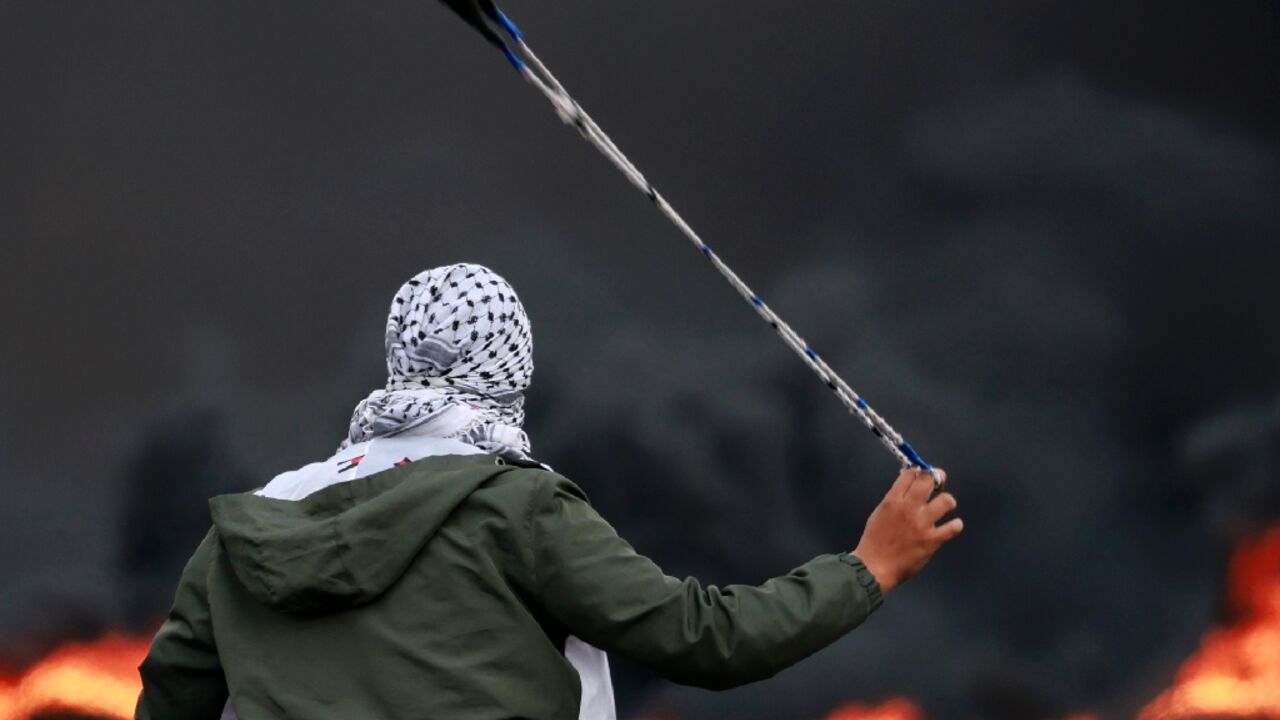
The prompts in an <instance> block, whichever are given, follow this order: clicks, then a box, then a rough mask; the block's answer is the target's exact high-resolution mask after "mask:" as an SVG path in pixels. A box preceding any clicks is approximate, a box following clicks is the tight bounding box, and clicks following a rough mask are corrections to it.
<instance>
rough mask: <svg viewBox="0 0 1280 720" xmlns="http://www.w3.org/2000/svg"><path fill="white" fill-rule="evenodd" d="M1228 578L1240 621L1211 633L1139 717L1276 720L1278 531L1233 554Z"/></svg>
mask: <svg viewBox="0 0 1280 720" xmlns="http://www.w3.org/2000/svg"><path fill="white" fill-rule="evenodd" d="M1229 578H1230V580H1229V582H1230V585H1229V587H1228V600H1229V602H1230V604H1231V607H1232V609H1233V610H1234V611H1235V614H1236V617H1238V618H1239V620H1238V621H1237V622H1236V623H1235V624H1233V625H1231V626H1230V627H1225V628H1218V629H1215V630H1212V631H1210V632H1209V634H1208V635H1206V636H1205V638H1204V642H1203V643H1202V644H1201V646H1200V651H1199V652H1197V653H1196V654H1195V655H1193V656H1191V658H1190V659H1189V660H1187V661H1186V662H1185V663H1184V664H1183V665H1182V668H1181V669H1179V670H1178V676H1177V679H1176V680H1175V682H1174V685H1173V687H1171V688H1169V689H1168V690H1166V691H1164V692H1163V693H1161V694H1160V695H1159V696H1158V697H1157V698H1156V699H1155V700H1153V701H1152V702H1151V704H1149V705H1147V706H1146V707H1145V708H1143V710H1142V713H1141V714H1140V715H1139V716H1138V717H1139V720H1184V719H1185V720H1190V719H1192V718H1204V717H1216V718H1280V526H1276V527H1274V528H1272V529H1271V530H1270V532H1267V533H1266V534H1264V535H1263V536H1262V537H1260V538H1258V539H1257V540H1255V541H1253V542H1249V543H1245V544H1244V545H1243V546H1242V547H1241V548H1240V550H1238V551H1237V552H1236V554H1235V555H1234V556H1233V557H1232V559H1231V566H1230V568H1229Z"/></svg>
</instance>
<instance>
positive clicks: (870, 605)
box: [836, 553, 884, 615]
mask: <svg viewBox="0 0 1280 720" xmlns="http://www.w3.org/2000/svg"><path fill="white" fill-rule="evenodd" d="M836 557H837V558H839V559H840V562H842V563H844V564H846V565H849V566H850V567H852V568H853V570H854V573H855V575H854V578H855V579H856V580H857V581H858V585H860V586H861V587H862V592H863V594H864V595H865V596H866V598H867V614H868V615H870V614H871V613H873V612H875V611H876V609H877V608H879V607H880V606H881V605H882V604H884V593H882V592H881V591H880V583H879V582H877V581H876V576H875V575H872V574H871V571H870V570H868V569H867V566H866V565H865V564H863V562H862V561H861V560H859V559H858V556H856V555H854V554H853V553H841V554H839V555H837V556H836Z"/></svg>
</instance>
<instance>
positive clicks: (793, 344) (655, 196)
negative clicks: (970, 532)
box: [493, 9, 942, 486]
mask: <svg viewBox="0 0 1280 720" xmlns="http://www.w3.org/2000/svg"><path fill="white" fill-rule="evenodd" d="M493 19H494V21H495V22H496V23H497V24H498V25H501V26H502V28H503V29H504V30H505V31H506V32H507V34H508V35H510V36H511V39H512V41H513V43H514V47H515V49H514V50H512V49H511V48H510V47H507V46H505V45H504V46H503V49H504V51H505V52H506V55H507V58H508V59H509V60H510V61H511V63H512V65H514V66H515V67H516V70H518V71H519V72H520V74H521V75H522V76H524V78H525V80H526V81H528V82H529V84H531V85H533V86H534V87H535V88H537V89H538V91H539V92H541V93H542V94H543V95H544V96H546V98H547V100H549V101H550V102H551V105H552V107H554V108H555V110H556V114H558V115H559V116H560V119H561V120H562V121H564V122H565V123H566V124H568V125H572V126H573V127H574V128H576V129H577V130H578V133H579V134H581V135H582V137H583V138H584V139H585V140H586V141H587V142H589V143H591V144H592V145H593V146H595V148H596V149H597V150H599V151H600V153H601V154H602V155H604V156H605V157H606V158H608V160H609V161H610V162H611V163H613V165H614V166H615V167H617V168H618V170H619V171H620V172H621V173H622V174H623V175H624V176H625V177H626V178H627V180H629V181H630V182H631V184H632V185H634V186H636V188H637V189H639V190H640V191H641V192H643V193H644V194H645V195H646V196H647V197H648V198H649V200H650V202H652V203H653V204H654V205H655V206H656V207H657V208H658V210H659V211H660V212H661V213H662V214H663V215H665V216H666V217H667V219H668V220H670V221H671V222H672V223H673V224H674V225H675V226H676V228H677V229H679V230H680V232H681V233H682V234H683V235H684V236H685V237H686V238H688V239H689V241H690V242H692V243H693V244H694V246H696V247H697V248H698V251H699V252H701V253H702V254H703V256H705V257H706V258H707V260H709V261H710V262H711V264H712V266H714V267H715V269H716V270H718V271H719V272H720V274H721V275H723V276H724V278H725V279H726V280H728V281H729V284H730V285H732V286H733V288H734V289H735V290H737V291H738V294H739V295H741V296H742V297H743V299H745V300H746V301H747V302H749V303H751V305H752V307H754V308H755V310H756V313H757V314H758V315H759V316H760V317H761V318H762V319H763V320H764V321H765V322H767V323H769V326H770V327H772V328H773V329H774V330H775V331H776V332H777V333H778V335H779V337H781V338H782V341H783V342H785V343H786V344H787V346H788V347H790V348H791V349H792V350H793V351H794V352H795V353H796V354H797V355H799V356H800V359H801V360H803V361H804V362H805V364H806V365H808V366H809V368H810V369H812V370H813V371H814V372H815V373H816V374H817V375H818V378H819V379H821V380H822V382H823V383H825V384H826V386H827V387H828V388H830V389H831V391H832V392H833V393H835V395H836V397H837V398H839V399H840V402H842V403H844V405H845V407H847V408H848V409H849V412H850V413H852V414H853V415H855V416H857V417H858V419H859V420H861V421H862V423H863V424H864V425H866V426H867V428H868V429H869V430H871V432H872V433H874V434H875V436H876V437H877V438H879V440H880V442H881V444H883V445H884V446H885V448H887V449H888V450H889V452H890V453H892V454H893V456H894V457H896V458H897V459H898V462H899V463H901V464H902V466H903V467H913V466H914V467H919V468H921V469H923V470H926V471H928V472H929V473H930V474H932V475H933V480H934V484H935V485H936V486H941V484H942V478H941V475H940V474H939V473H938V472H937V471H936V470H935V469H934V468H933V466H931V465H930V464H929V463H927V462H925V460H924V458H922V457H921V456H920V454H919V453H917V452H916V451H915V449H914V448H912V447H911V444H910V443H908V442H907V441H906V440H904V439H903V437H902V435H901V434H899V433H898V431H897V430H894V429H893V427H892V426H891V425H889V423H888V422H887V421H885V419H884V418H883V417H881V416H880V415H879V414H878V413H876V411H875V410H873V409H872V408H871V406H870V405H868V404H867V401H866V400H863V399H862V397H861V396H859V395H858V394H857V393H856V392H854V390H853V388H851V387H849V384H848V383H846V382H845V381H844V379H843V378H841V377H840V376H839V375H838V374H836V372H835V371H834V370H832V369H831V367H830V366H829V365H827V363H826V361H824V360H823V359H822V358H821V357H820V356H819V355H818V353H817V352H816V351H814V349H813V348H812V347H810V346H809V344H808V343H806V342H805V341H804V338H802V337H800V335H799V334H797V333H796V331H795V330H792V329H791V326H790V325H788V324H787V323H786V322H784V321H783V320H782V318H780V317H778V315H777V313H775V312H774V311H773V310H772V309H771V308H770V307H769V306H768V305H767V304H765V302H764V300H761V299H760V296H759V295H757V294H756V293H755V292H753V291H752V290H751V288H750V287H748V286H747V284H746V283H745V282H743V281H742V279H741V278H739V277H738V275H737V273H735V272H734V271H733V270H732V269H731V268H730V267H729V266H728V265H726V264H725V263H724V261H722V260H721V259H720V257H719V256H718V255H716V254H715V253H714V252H713V251H712V250H711V248H710V247H709V246H708V245H707V244H706V243H705V242H703V240H702V238H701V237H700V236H699V235H698V233H697V232H696V231H694V229H693V228H692V227H691V226H690V225H689V223H687V222H685V219H684V218H683V217H681V215H680V213H678V212H676V210H675V208H674V207H672V206H671V204H670V203H669V202H667V199H666V198H665V197H663V195H662V194H661V193H659V192H658V190H657V189H656V188H654V186H653V184H652V183H650V182H649V181H648V179H646V178H645V176H644V174H643V173H641V172H640V170H639V169H638V168H637V167H636V166H635V165H634V164H632V162H631V161H630V160H629V159H628V158H627V156H626V155H624V154H623V153H622V151H621V150H619V149H618V146H617V145H615V144H614V143H613V140H611V139H610V138H609V136H608V135H606V134H605V132H604V130H602V129H600V126H599V125H597V124H596V122H595V120H593V119H591V116H590V115H588V114H587V111H586V110H584V109H583V108H582V106H581V105H579V104H578V102H577V101H576V100H574V99H573V97H572V96H571V95H569V92H568V91H567V90H565V88H564V86H563V85H561V84H560V81H559V80H557V79H556V76H555V75H553V74H552V73H551V71H550V70H549V69H548V68H547V66H546V65H544V64H543V63H542V61H541V60H540V59H538V56H537V55H535V54H534V52H533V50H531V49H530V48H529V46H528V45H527V44H526V43H525V41H524V34H523V33H522V32H520V29H519V28H518V27H516V25H515V23H513V22H512V21H511V20H510V18H508V17H507V16H506V15H504V14H502V12H500V11H496V9H495V14H494V17H493Z"/></svg>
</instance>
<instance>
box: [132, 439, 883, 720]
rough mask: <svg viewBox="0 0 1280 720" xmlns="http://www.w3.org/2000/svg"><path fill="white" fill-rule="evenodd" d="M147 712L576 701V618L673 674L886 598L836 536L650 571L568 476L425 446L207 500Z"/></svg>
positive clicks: (517, 707)
mask: <svg viewBox="0 0 1280 720" xmlns="http://www.w3.org/2000/svg"><path fill="white" fill-rule="evenodd" d="M210 505H211V508H212V514H213V524H214V527H213V529H212V530H211V531H210V532H209V534H208V536H207V537H206V538H205V540H204V542H203V543H202V544H201V545H200V547H199V549H197V550H196V552H195V555H194V556H193V557H192V558H191V561H190V562H189V563H188V565H187V567H186V570H185V571H184V572H183V575H182V579H181V581H180V583H179V586H178V590H177V596H176V598H175V599H174V605H173V610H172V611H171V612H170V614H169V617H168V619H167V620H166V622H165V623H164V625H163V627H161V629H160V631H159V633H158V634H157V635H156V637H155V640H154V642H153V643H152V646H151V651H150V653H149V654H148V655H147V658H146V660H145V661H144V662H143V663H142V666H141V673H142V680H143V692H142V695H141V697H140V698H139V700H138V709H137V715H136V717H137V718H139V719H140V720H143V719H153V720H178V719H182V720H205V719H207V720H216V719H217V718H218V717H219V715H220V714H221V713H222V711H223V706H224V704H225V703H226V701H227V699H228V697H230V698H231V702H232V705H233V706H234V708H235V710H236V712H237V714H238V715H239V718H240V720H284V719H286V718H288V719H290V720H330V719H332V720H401V719H404V720H408V719H410V718H412V719H414V720H419V719H421V720H426V719H436V718H439V719H442V720H443V719H447V720H508V719H514V718H530V719H533V720H576V718H577V717H578V704H579V696H580V687H579V680H578V676H577V673H576V672H575V670H574V669H573V667H572V666H571V665H570V664H569V662H568V661H566V659H565V657H564V654H563V653H564V643H565V639H566V637H567V636H569V635H576V636H578V637H580V638H582V639H583V640H585V641H586V642H588V643H591V644H592V645H595V646H596V647H599V648H601V649H603V650H606V651H608V652H611V653H616V654H618V655H621V656H623V657H626V658H630V659H631V660H634V661H636V662H637V663H640V664H642V665H644V666H646V667H648V668H650V669H652V670H653V671H654V672H655V673H657V674H659V675H661V676H663V677H666V678H669V679H671V680H673V681H675V682H678V683H684V684H688V685H697V686H701V687H706V688H729V687H733V686H735V685H741V684H743V683H749V682H753V681H756V680H761V679H764V678H767V677H770V676H772V675H774V674H775V673H777V672H778V671H780V670H782V669H784V668H786V667H788V666H789V665H792V664H794V663H796V662H797V661H799V660H801V659H802V658H804V657H806V656H808V655H810V654H812V653H814V652H816V651H818V650H819V649H821V648H823V647H825V646H826V645H828V644H830V643H831V642H833V641H835V640H836V639H838V638H839V637H841V636H842V635H844V634H845V633H847V632H849V631H850V630H851V629H853V628H854V627H856V626H857V625H858V624H859V623H861V622H862V621H863V620H865V619H866V618H867V616H868V615H870V614H871V612H872V611H874V610H875V609H876V608H877V607H878V606H879V605H880V601H881V598H880V588H879V586H878V585H877V584H876V581H875V579H874V578H873V577H872V576H871V574H870V573H869V572H867V570H866V568H865V567H864V566H863V564H862V563H861V562H860V561H859V560H858V559H857V558H855V557H853V556H851V555H847V554H842V555H822V556H819V557H817V558H814V559H813V560H811V561H809V562H808V563H805V564H804V565H802V566H800V567H799V568H796V569H795V570H793V571H792V572H790V573H789V574H787V575H784V576H782V577H778V578H774V579H772V580H769V581H768V582H766V583H764V584H763V585H760V586H758V587H753V586H746V585H728V586H725V587H722V588H717V587H715V586H703V585H701V584H700V583H699V582H698V581H697V580H695V579H693V578H687V579H685V580H678V579H676V578H673V577H669V576H667V575H665V574H663V572H662V570H661V569H659V568H658V566H657V565H655V564H654V563H653V562H652V561H650V560H649V559H648V558H646V557H644V556H642V555H639V554H637V553H636V552H635V550H634V549H632V547H631V546H630V545H629V544H628V543H627V542H626V541H625V540H623V539H622V538H620V537H618V534H617V533H616V532H615V531H614V529H613V527H612V526H610V525H609V523H607V522H605V520H604V519H602V518H601V517H600V515H599V514H597V513H596V511H595V510H594V509H593V508H592V507H591V505H590V504H588V502H587V499H586V497H585V495H584V494H583V493H582V491H581V490H579V489H578V487H577V486H576V485H574V484H573V483H572V482H570V481H568V480H566V479H565V478H563V477H561V476H559V475H557V474H555V473H553V472H550V471H547V470H545V469H541V468H538V467H524V466H516V465H512V464H509V463H504V461H502V460H500V459H497V458H495V457H493V456H491V455H450V456H439V457H431V458H426V459H423V460H420V461H418V462H413V463H410V464H406V465H404V466H402V467H397V468H394V469H391V470H387V471H384V472H380V473H377V474H374V475H370V476H368V477H365V478H361V479H358V480H353V481H350V482H344V483H339V484H337V485H334V486H332V487H329V488H326V489H324V490H321V491H319V492H316V493H314V494H313V495H310V496H308V497H306V498H305V499H303V500H300V501H296V502H295V501H288V500H274V499H269V498H264V497H259V496H257V495H254V494H238V495H224V496H220V497H217V498H214V499H213V500H212V501H211V503H210Z"/></svg>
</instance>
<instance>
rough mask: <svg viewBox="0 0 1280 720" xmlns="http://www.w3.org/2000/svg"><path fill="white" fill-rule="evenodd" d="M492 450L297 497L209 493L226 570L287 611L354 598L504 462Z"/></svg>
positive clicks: (335, 605)
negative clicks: (224, 554) (229, 570)
mask: <svg viewBox="0 0 1280 720" xmlns="http://www.w3.org/2000/svg"><path fill="white" fill-rule="evenodd" d="M511 469H512V468H511V467H510V466H508V465H507V464H506V461H503V460H500V459H498V458H495V457H494V456H492V455H449V456H438V457H429V458H425V459H423V460H419V461H417V462H413V463H409V464H406V465H404V466H401V467H396V468H392V469H390V470H386V471H383V472H380V473H377V474H374V475H370V476H368V477H364V478H359V479H357V480H351V481H349V482H340V483H338V484H336V485H333V486H330V487H328V488H325V489H324V490H320V491H319V492H316V493H314V494H312V495H309V496H307V497H306V498H303V499H302V500H297V501H292V500H277V499H272V498H266V497H260V496H258V495H255V494H253V493H240V494H235V495H221V496H218V497H215V498H213V499H212V500H210V501H209V506H210V510H211V511H212V515H213V524H214V527H215V528H216V529H217V532H218V535H219V536H220V537H221V539H222V545H223V547H224V548H225V551H226V554H227V556H228V558H229V560H230V562H231V566H232V568H233V569H234V571H235V574H236V577H237V578H238V579H239V580H240V582H241V583H242V584H243V585H244V586H245V588H246V589H248V591H249V592H250V593H251V594H252V595H253V596H254V597H255V598H257V599H258V600H259V601H260V602H262V603H264V604H266V605H269V606H272V607H274V608H277V609H280V610H285V611H289V612H333V611H337V610H342V609H345V608H349V607H354V606H357V605H363V604H364V603H367V602H370V601H372V600H373V599H375V598H377V597H378V596H379V595H381V594H382V593H383V592H385V591H386V590H387V588H389V587H390V586H391V585H392V584H393V583H395V582H396V581H397V580H399V579H400V576H401V575H403V574H404V572H405V570H406V569H407V568H408V567H409V564H410V563H411V562H412V561H413V559H414V558H415V557H416V556H417V555H418V553H419V552H421V551H422V549H423V547H425V546H426V544H427V543H428V542H429V541H430V540H431V538H433V537H434V536H435V535H436V533H437V532H438V531H439V530H440V527H441V526H442V525H443V524H444V523H445V521H446V520H447V519H448V517H449V516H450V515H451V514H452V513H453V511H454V510H455V509H456V508H457V507H458V506H459V505H460V504H462V502H463V501H464V500H466V499H467V497H468V496H470V495H471V493H473V492H475V491H476V489H477V488H479V487H480V486H481V485H484V484H485V483H487V482H489V481H490V480H492V479H493V478H494V477H496V476H498V475H500V474H502V473H504V472H507V471H508V470H511Z"/></svg>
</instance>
